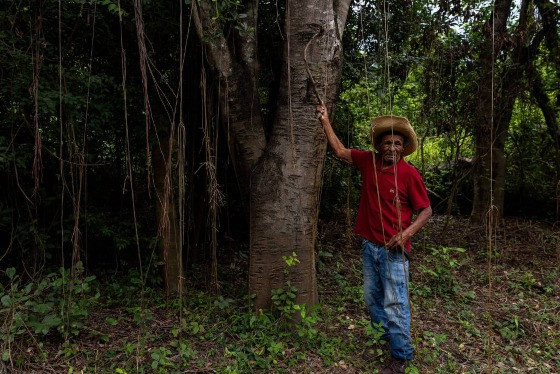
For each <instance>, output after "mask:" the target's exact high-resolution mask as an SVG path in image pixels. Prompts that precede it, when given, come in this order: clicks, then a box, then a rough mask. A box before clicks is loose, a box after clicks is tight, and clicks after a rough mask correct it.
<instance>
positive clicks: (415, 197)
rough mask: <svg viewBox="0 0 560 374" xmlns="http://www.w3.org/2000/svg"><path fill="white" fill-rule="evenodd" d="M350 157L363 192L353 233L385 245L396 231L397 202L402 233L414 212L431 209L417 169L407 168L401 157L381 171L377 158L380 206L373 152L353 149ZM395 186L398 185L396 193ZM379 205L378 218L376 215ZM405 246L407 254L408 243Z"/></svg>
mask: <svg viewBox="0 0 560 374" xmlns="http://www.w3.org/2000/svg"><path fill="white" fill-rule="evenodd" d="M351 154H352V162H353V163H354V165H355V166H356V167H357V168H358V170H359V171H360V173H361V174H362V193H361V196H360V206H359V208H358V217H357V219H356V227H355V228H354V233H356V234H358V235H360V236H362V237H363V238H365V239H367V240H369V241H371V242H372V243H376V244H379V245H385V244H386V243H387V242H389V240H391V238H392V237H393V235H395V234H396V233H398V232H399V215H398V209H397V201H398V200H400V205H401V209H400V219H401V226H400V227H401V229H402V230H404V229H406V228H407V227H408V226H410V223H411V222H412V212H413V211H415V210H419V209H423V208H427V207H429V206H430V199H429V198H428V192H427V191H426V186H424V182H423V181H422V177H421V176H420V173H419V172H418V170H416V169H415V168H414V167H413V166H411V165H409V164H408V163H407V162H406V161H405V160H404V158H402V157H401V159H400V161H399V162H397V164H396V165H393V166H389V167H386V168H384V169H382V168H381V159H379V158H378V160H377V163H376V168H377V183H378V184H379V196H380V198H381V204H379V200H378V198H377V187H376V178H375V173H374V167H373V152H372V151H359V150H356V149H352V150H351ZM395 171H396V176H395ZM395 181H396V183H395ZM395 185H398V189H397V190H396V189H395ZM397 192H398V193H397ZM380 206H381V215H380V214H379V210H380ZM381 217H383V218H381ZM405 246H406V249H407V250H408V251H409V252H410V241H408V242H407V243H406V245H405Z"/></svg>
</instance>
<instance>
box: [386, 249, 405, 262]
mask: <svg viewBox="0 0 560 374" xmlns="http://www.w3.org/2000/svg"><path fill="white" fill-rule="evenodd" d="M387 259H388V260H389V262H400V263H402V262H403V261H404V262H407V261H408V258H407V255H406V252H405V253H403V252H402V251H401V250H396V251H395V250H391V249H389V250H387Z"/></svg>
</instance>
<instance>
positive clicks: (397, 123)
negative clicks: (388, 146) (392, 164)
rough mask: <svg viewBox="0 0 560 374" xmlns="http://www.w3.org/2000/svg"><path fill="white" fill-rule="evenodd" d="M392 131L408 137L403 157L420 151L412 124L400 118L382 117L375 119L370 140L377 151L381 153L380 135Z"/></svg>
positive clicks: (372, 123) (372, 122)
mask: <svg viewBox="0 0 560 374" xmlns="http://www.w3.org/2000/svg"><path fill="white" fill-rule="evenodd" d="M391 131H394V132H398V133H401V134H402V135H403V136H405V137H406V146H405V147H404V149H403V152H402V154H403V156H408V155H410V154H412V153H414V152H415V151H416V149H418V139H417V137H416V132H414V129H413V128H412V126H411V125H410V122H408V119H407V118H406V117H400V116H380V117H375V118H374V119H373V120H372V121H371V127H370V139H371V143H372V144H373V146H374V147H375V149H377V150H378V151H380V149H379V147H378V145H379V144H378V141H377V140H378V137H379V135H381V134H383V133H386V132H391Z"/></svg>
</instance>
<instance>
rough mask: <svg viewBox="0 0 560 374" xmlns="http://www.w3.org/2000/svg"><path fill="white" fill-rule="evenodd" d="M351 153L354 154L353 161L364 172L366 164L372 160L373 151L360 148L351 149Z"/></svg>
mask: <svg viewBox="0 0 560 374" xmlns="http://www.w3.org/2000/svg"><path fill="white" fill-rule="evenodd" d="M350 155H351V156H352V163H353V164H354V165H355V166H356V168H357V169H358V170H359V171H360V172H362V173H363V172H364V170H365V168H366V165H367V164H368V163H371V162H372V152H371V151H360V150H358V149H351V150H350Z"/></svg>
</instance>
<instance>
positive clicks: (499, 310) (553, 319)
mask: <svg viewBox="0 0 560 374" xmlns="http://www.w3.org/2000/svg"><path fill="white" fill-rule="evenodd" d="M319 232H320V236H319V241H318V249H317V270H318V284H319V296H320V301H321V302H320V305H319V306H318V307H317V308H316V309H314V310H308V309H306V308H305V307H304V306H303V305H298V304H297V303H295V295H296V293H297V287H296V286H294V285H293V284H291V283H289V282H287V283H286V285H285V287H283V288H281V289H278V290H276V291H274V293H273V296H272V297H273V301H274V308H273V310H271V311H269V312H259V313H254V312H252V311H251V308H250V303H251V299H250V297H249V296H248V295H247V287H246V284H247V281H246V280H247V273H246V269H247V261H248V259H247V255H246V253H247V249H246V248H245V249H244V250H241V251H229V252H232V253H234V252H235V253H238V254H237V255H235V256H231V257H230V258H222V259H221V261H220V263H221V268H220V269H219V270H220V281H221V288H220V294H219V295H213V294H208V293H207V292H205V291H202V286H201V285H203V284H204V280H193V279H189V281H188V287H187V291H186V295H185V297H184V299H183V300H182V301H179V300H176V299H174V300H172V301H170V300H166V298H165V297H164V296H163V295H164V294H165V293H164V291H163V290H162V288H161V285H160V283H161V281H158V277H157V276H156V275H155V273H154V274H153V275H151V276H150V277H149V281H148V282H147V284H146V285H145V286H144V287H142V281H141V278H140V275H139V271H138V270H137V269H129V270H128V271H127V272H126V273H125V274H121V273H118V274H114V273H112V272H110V271H107V272H106V273H105V274H96V275H97V276H93V275H91V274H85V270H80V269H78V270H77V271H81V272H82V273H81V274H80V275H79V276H78V277H76V278H77V279H80V280H79V281H75V282H70V281H69V280H70V279H71V277H70V274H69V272H68V271H63V270H58V271H53V272H52V273H51V274H49V275H47V276H43V277H42V278H41V279H39V280H36V281H35V282H31V283H29V282H23V281H21V278H20V275H19V274H17V273H16V271H15V270H14V269H4V270H5V278H6V279H8V280H9V282H8V283H7V284H4V285H3V287H2V288H1V289H0V291H1V292H0V300H1V319H2V326H1V335H2V338H1V339H2V341H1V344H2V347H1V349H2V360H1V363H0V372H2V373H11V372H22V373H78V372H84V373H136V372H142V373H203V372H209V373H212V372H217V373H246V372H286V373H302V372H303V373H372V372H373V373H375V372H376V368H377V367H379V366H380V365H382V363H383V361H384V360H387V358H388V353H387V348H386V344H383V342H381V341H379V336H378V335H377V334H376V333H375V330H374V329H372V327H371V326H370V323H369V318H368V315H367V312H366V309H365V306H364V303H363V291H362V281H361V254H360V247H361V246H360V242H359V240H358V238H356V237H354V236H353V235H351V234H348V233H349V230H348V228H347V227H346V226H345V225H342V224H339V223H336V222H330V223H325V222H321V225H320V229H319ZM493 238H494V242H493V249H492V253H489V250H488V239H487V235H486V232H485V229H484V228H480V227H478V228H475V227H471V226H470V225H469V223H468V220H467V219H463V218H456V217H446V216H434V217H433V218H432V220H431V222H430V223H429V224H428V226H427V227H426V228H425V229H424V230H423V231H422V233H420V234H418V236H417V237H416V238H415V241H414V244H413V255H412V258H411V266H410V268H411V283H410V294H411V304H412V335H413V343H414V346H415V350H416V353H415V359H414V361H413V365H412V366H411V367H410V368H409V370H408V372H410V373H416V372H419V373H481V372H485V373H490V372H492V373H512V372H534V373H557V372H560V356H559V355H558V348H559V346H560V281H559V279H558V278H559V276H560V274H559V273H560V271H559V266H558V265H559V264H560V233H559V230H558V229H557V228H556V227H553V226H552V225H549V224H545V223H542V222H533V221H529V220H520V219H511V218H508V219H506V220H505V221H504V222H503V224H501V225H500V226H499V227H498V229H497V230H496V232H495V235H494V237H493ZM232 245H234V244H232ZM284 261H285V263H286V270H285V271H286V272H289V271H290V269H291V268H292V267H293V266H298V259H297V258H296V257H294V256H287V257H285V258H284ZM188 273H189V272H187V278H188ZM142 289H143V291H142Z"/></svg>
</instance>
